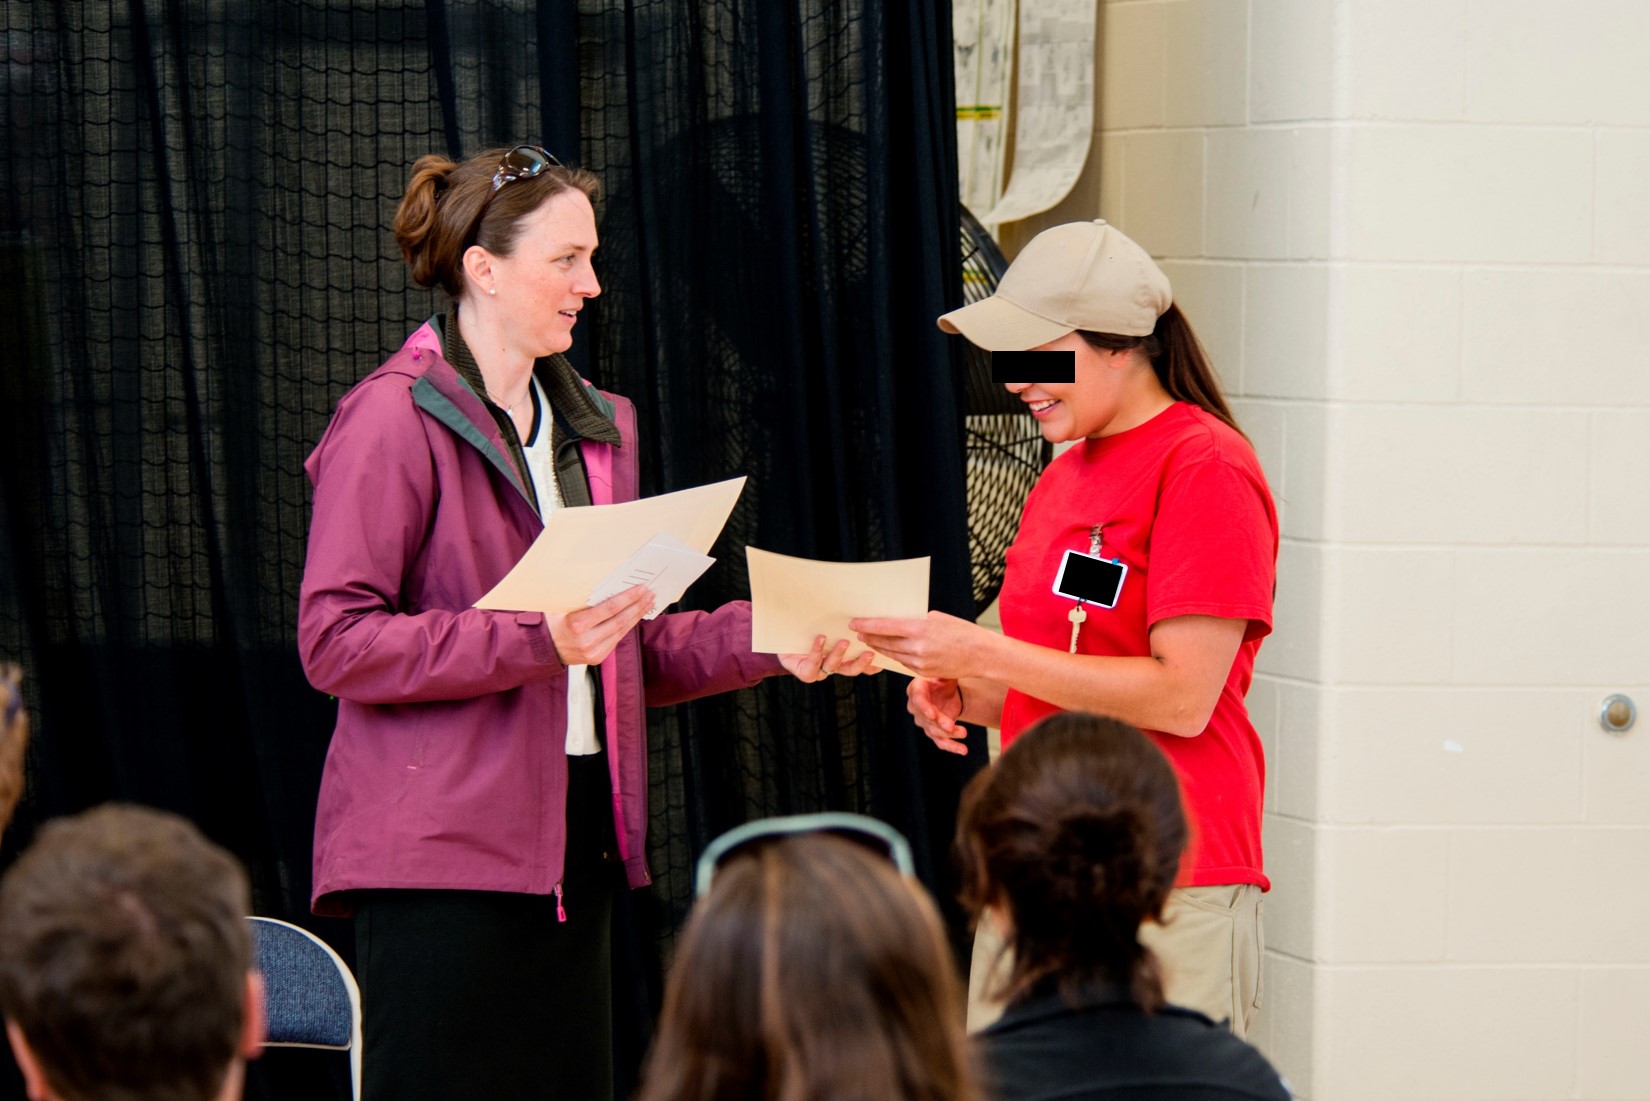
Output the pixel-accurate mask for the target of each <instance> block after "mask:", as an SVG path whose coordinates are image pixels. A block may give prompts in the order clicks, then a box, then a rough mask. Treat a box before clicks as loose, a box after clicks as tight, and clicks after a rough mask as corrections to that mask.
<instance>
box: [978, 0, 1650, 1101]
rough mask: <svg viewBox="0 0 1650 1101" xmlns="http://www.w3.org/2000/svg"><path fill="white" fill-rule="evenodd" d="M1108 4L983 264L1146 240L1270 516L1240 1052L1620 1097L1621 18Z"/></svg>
mask: <svg viewBox="0 0 1650 1101" xmlns="http://www.w3.org/2000/svg"><path fill="white" fill-rule="evenodd" d="M1103 9H1104V11H1103V21H1102V41H1101V44H1100V60H1101V65H1102V73H1101V76H1102V81H1101V89H1100V97H1101V103H1100V128H1101V130H1100V134H1099V142H1098V145H1097V163H1095V164H1091V171H1090V172H1089V173H1088V174H1087V176H1086V177H1085V182H1083V183H1081V184H1080V185H1079V187H1078V189H1077V190H1076V191H1075V192H1074V194H1073V196H1072V197H1071V198H1070V199H1068V200H1067V201H1066V202H1065V203H1064V204H1062V206H1061V207H1059V208H1058V209H1056V210H1055V211H1051V212H1050V213H1049V214H1047V215H1045V216H1043V217H1041V218H1039V219H1038V220H1037V221H1036V223H1035V224H1028V225H1023V226H1020V227H1015V232H1014V233H1012V234H1011V235H1009V239H1008V243H1009V244H1010V245H1011V246H1012V245H1014V244H1015V243H1017V242H1018V241H1020V240H1023V239H1024V238H1025V237H1027V236H1029V235H1030V233H1032V232H1034V231H1035V230H1036V229H1039V228H1041V227H1042V226H1043V225H1047V224H1053V223H1055V222H1060V221H1067V220H1071V219H1074V218H1088V217H1093V216H1094V214H1095V213H1096V210H1095V207H1096V205H1097V206H1098V213H1099V214H1100V215H1102V216H1104V217H1106V218H1108V219H1109V220H1112V221H1114V222H1116V223H1117V224H1118V225H1119V226H1121V227H1122V228H1123V229H1124V230H1125V231H1127V232H1128V233H1129V234H1130V235H1132V236H1133V237H1135V238H1136V239H1137V240H1138V241H1140V243H1141V244H1142V245H1144V246H1145V247H1146V248H1147V249H1149V250H1150V251H1152V252H1153V253H1154V254H1155V255H1157V256H1158V257H1159V259H1160V260H1161V261H1162V262H1163V266H1164V268H1165V270H1166V271H1167V272H1168V273H1169V276H1170V278H1171V279H1172V280H1173V281H1174V283H1175V288H1176V292H1177V297H1178V298H1179V300H1180V301H1181V303H1182V304H1183V305H1184V306H1185V308H1186V309H1187V312H1188V314H1189V316H1190V317H1191V319H1192V321H1193V323H1194V324H1195V325H1196V326H1197V328H1198V330H1199V332H1200V333H1201V335H1202V336H1203V338H1204V341H1205V343H1206V344H1207V345H1208V347H1209V350H1210V351H1211V353H1212V355H1213V357H1214V359H1215V361H1216V364H1217V366H1218V369H1219V370H1220V372H1221V375H1222V377H1223V379H1224V380H1225V383H1226V385H1227V386H1228V388H1229V389H1230V391H1231V392H1232V394H1233V395H1234V397H1235V398H1236V399H1237V400H1236V403H1235V404H1236V406H1237V412H1238V415H1239V417H1240V419H1241V420H1242V422H1243V424H1244V426H1245V428H1246V429H1247V430H1248V431H1249V432H1250V434H1251V435H1252V436H1253V437H1254V438H1255V441H1256V444H1257V446H1258V447H1259V450H1260V452H1261V457H1262V460H1263V462H1264V463H1265V465H1266V469H1267V472H1268V475H1269V477H1270V478H1271V479H1272V484H1273V489H1274V491H1275V492H1276V494H1277V496H1278V498H1279V503H1280V512H1281V515H1282V520H1283V531H1284V545H1283V549H1282V552H1281V559H1280V563H1279V592H1278V610H1277V631H1276V634H1275V635H1274V637H1273V638H1272V639H1270V640H1269V641H1268V642H1267V643H1266V645H1265V646H1264V647H1263V649H1262V652H1261V659H1260V676H1259V677H1258V678H1257V681H1256V684H1255V688H1254V690H1253V692H1252V694H1251V696H1250V706H1251V709H1252V711H1253V713H1254V715H1255V719H1256V723H1257V726H1259V727H1260V728H1261V731H1262V735H1263V737H1264V738H1265V740H1266V744H1267V750H1268V754H1269V760H1270V774H1269V784H1268V792H1267V846H1268V851H1267V858H1268V863H1269V866H1270V871H1271V873H1272V876H1273V879H1274V883H1275V889H1274V892H1273V894H1272V895H1271V896H1269V898H1268V901H1267V904H1266V923H1267V933H1268V939H1269V951H1268V958H1267V967H1266V977H1265V982H1266V987H1267V992H1266V1003H1267V1007H1266V1011H1265V1015H1264V1021H1263V1024H1262V1027H1261V1030H1260V1040H1261V1043H1262V1044H1263V1046H1264V1047H1265V1048H1266V1049H1267V1050H1268V1051H1269V1052H1270V1053H1271V1054H1272V1055H1273V1057H1274V1059H1275V1060H1276V1061H1277V1062H1278V1063H1279V1065H1280V1066H1281V1067H1282V1069H1283V1070H1284V1071H1285V1072H1286V1073H1287V1074H1288V1076H1289V1077H1290V1079H1291V1081H1292V1083H1293V1084H1294V1085H1295V1087H1296V1089H1297V1092H1298V1093H1299V1094H1301V1095H1302V1096H1304V1097H1307V1098H1311V1099H1313V1101H1393V1099H1403V1101H1424V1099H1429V1098H1432V1099H1439V1101H1469V1099H1484V1101H1547V1099H1554V1101H1556V1099H1560V1098H1563V1099H1573V1098H1580V1099H1586V1101H1607V1099H1628V1098H1635V1099H1643V1098H1650V1059H1647V1058H1645V1057H1644V1056H1643V1055H1642V1054H1641V1052H1642V1051H1643V1050H1644V1045H1645V1042H1646V1041H1645V1037H1646V1036H1650V874H1647V873H1650V718H1646V719H1643V720H1641V722H1640V724H1639V726H1638V728H1637V729H1635V730H1634V731H1633V732H1632V733H1630V734H1628V735H1627V736H1625V737H1615V736H1612V735H1608V734H1605V733H1604V732H1602V731H1601V730H1600V728H1599V727H1598V725H1597V723H1596V721H1595V719H1594V713H1595V711H1596V708H1597V705H1598V702H1599V700H1600V699H1601V698H1602V697H1603V696H1604V695H1606V694H1607V693H1609V692H1612V691H1623V692H1627V693H1628V694H1630V695H1633V696H1634V697H1636V698H1637V699H1638V701H1639V703H1640V705H1641V707H1644V708H1646V709H1647V710H1650V64H1647V63H1646V60H1645V59H1646V58H1650V3H1645V2H1644V0H1110V2H1106V3H1104V5H1103ZM1096 185H1097V187H1096ZM1096 190H1098V197H1097V198H1096V195H1095V192H1096Z"/></svg>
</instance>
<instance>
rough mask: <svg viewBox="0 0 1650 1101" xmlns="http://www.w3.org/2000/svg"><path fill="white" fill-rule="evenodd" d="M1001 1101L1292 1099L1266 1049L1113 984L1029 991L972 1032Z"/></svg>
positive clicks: (1189, 1012)
mask: <svg viewBox="0 0 1650 1101" xmlns="http://www.w3.org/2000/svg"><path fill="white" fill-rule="evenodd" d="M980 1041H981V1047H982V1050H983V1052H984V1057H985V1069H986V1072H987V1076H988V1079H989V1080H990V1083H991V1084H992V1085H993V1086H994V1087H995V1091H996V1093H995V1096H996V1097H997V1098H999V1101H1290V1099H1291V1096H1292V1095H1291V1094H1290V1092H1289V1087H1288V1086H1287V1085H1285V1083H1284V1082H1283V1080H1282V1079H1281V1078H1280V1077H1279V1076H1278V1072H1277V1071H1275V1070H1273V1069H1272V1066H1271V1064H1270V1063H1268V1062H1267V1061H1266V1058H1265V1056H1263V1055H1261V1053H1260V1052H1258V1051H1256V1050H1255V1049H1254V1048H1253V1047H1250V1046H1249V1045H1248V1044H1246V1043H1244V1042H1243V1041H1242V1040H1239V1039H1238V1038H1237V1037H1235V1036H1233V1035H1232V1034H1231V1032H1229V1031H1227V1029H1226V1028H1225V1027H1224V1026H1222V1025H1217V1024H1215V1023H1214V1022H1213V1021H1211V1020H1209V1018H1207V1017H1205V1016H1204V1015H1203V1014H1201V1013H1198V1012H1195V1011H1194V1010H1190V1009H1182V1008H1180V1007H1178V1006H1172V1005H1166V1006H1163V1007H1162V1008H1161V1009H1159V1010H1157V1011H1156V1012H1155V1013H1146V1012H1145V1011H1143V1010H1142V1009H1141V1008H1140V1007H1139V1006H1138V1005H1137V1004H1135V1002H1134V1001H1133V1000H1131V999H1130V998H1129V996H1128V995H1127V994H1126V993H1125V992H1124V991H1123V990H1122V989H1121V988H1119V987H1115V986H1113V987H1095V988H1093V989H1092V990H1091V991H1090V992H1089V993H1088V994H1087V995H1086V996H1084V997H1082V998H1080V999H1079V1001H1078V1004H1077V1005H1075V1006H1073V1005H1069V1004H1067V1003H1066V1002H1065V1001H1064V1000H1062V998H1061V997H1060V995H1059V994H1057V993H1053V992H1052V991H1048V992H1043V993H1037V994H1033V995H1032V996H1031V997H1029V998H1026V999H1023V1000H1021V1001H1019V1002H1016V1003H1015V1004H1013V1005H1011V1006H1009V1008H1008V1009H1007V1010H1006V1011H1005V1012H1004V1013H1003V1015H1002V1017H1001V1018H1000V1019H999V1020H998V1021H997V1023H996V1024H994V1025H992V1026H991V1027H990V1028H988V1029H986V1030H985V1031H984V1032H983V1033H981V1034H980Z"/></svg>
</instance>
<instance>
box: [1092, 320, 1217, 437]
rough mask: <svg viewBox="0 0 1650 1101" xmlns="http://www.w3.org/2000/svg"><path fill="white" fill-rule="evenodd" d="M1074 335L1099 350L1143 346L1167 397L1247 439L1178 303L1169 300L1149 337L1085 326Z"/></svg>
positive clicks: (1124, 349)
mask: <svg viewBox="0 0 1650 1101" xmlns="http://www.w3.org/2000/svg"><path fill="white" fill-rule="evenodd" d="M1077 335H1078V336H1080V337H1082V338H1083V339H1084V340H1085V341H1086V342H1087V343H1088V345H1089V347H1091V348H1098V349H1100V350H1101V351H1110V352H1120V351H1126V350H1128V349H1130V348H1140V349H1143V350H1144V351H1145V353H1146V358H1147V359H1149V360H1151V364H1152V370H1153V371H1154V372H1155V373H1156V374H1157V381H1158V382H1160V383H1162V384H1163V389H1165V390H1167V391H1168V392H1169V396H1170V397H1171V398H1174V399H1175V400H1176V401H1184V402H1188V403H1190V404H1192V405H1195V406H1197V407H1198V408H1200V409H1202V410H1203V411H1204V412H1206V413H1208V414H1210V415H1211V416H1215V417H1219V418H1220V419H1221V420H1223V421H1225V422H1226V423H1227V424H1228V425H1230V426H1231V427H1232V429H1233V430H1234V431H1235V432H1237V433H1238V434H1239V435H1240V436H1243V437H1244V439H1248V436H1247V435H1244V432H1243V429H1241V428H1239V427H1238V422H1237V418H1236V417H1234V416H1232V410H1231V408H1230V407H1228V406H1227V404H1226V397H1225V395H1224V394H1222V393H1221V390H1220V379H1218V378H1217V377H1216V376H1215V371H1214V368H1213V367H1211V366H1210V365H1209V355H1208V353H1207V352H1205V351H1204V350H1203V344H1202V342H1200V341H1199V340H1198V339H1197V334H1196V333H1195V332H1193V331H1192V323H1191V322H1190V321H1187V320H1186V315H1185V314H1183V313H1181V312H1180V307H1179V305H1177V304H1175V303H1173V302H1171V303H1169V308H1168V309H1167V310H1165V311H1163V313H1162V315H1161V316H1159V317H1158V319H1157V326H1156V327H1155V328H1154V329H1153V330H1152V332H1151V335H1150V336H1119V335H1117V334H1115V333H1091V332H1089V331H1088V330H1086V329H1078V330H1077Z"/></svg>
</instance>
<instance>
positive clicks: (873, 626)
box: [848, 612, 1000, 680]
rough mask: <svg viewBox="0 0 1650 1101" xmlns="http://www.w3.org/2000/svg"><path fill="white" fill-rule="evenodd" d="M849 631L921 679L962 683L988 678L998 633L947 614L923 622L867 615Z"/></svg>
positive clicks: (854, 621) (936, 614)
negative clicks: (989, 651)
mask: <svg viewBox="0 0 1650 1101" xmlns="http://www.w3.org/2000/svg"><path fill="white" fill-rule="evenodd" d="M848 629H849V630H850V631H857V632H858V633H859V640H860V641H861V642H863V643H864V644H865V645H867V646H869V647H871V649H873V650H875V651H876V652H877V653H879V654H883V655H886V656H887V657H891V658H893V659H894V660H895V661H897V662H899V663H900V664H902V665H904V666H905V667H906V668H907V669H909V670H911V671H912V672H913V673H915V674H917V675H918V676H920V677H927V678H929V679H930V680H961V679H963V678H964V677H979V676H989V675H990V674H989V672H988V671H987V670H986V669H985V668H984V667H983V666H984V664H985V660H984V659H985V654H986V651H987V648H988V647H989V646H990V645H991V643H992V642H993V640H995V639H997V638H999V637H1000V636H998V635H997V634H995V633H994V632H992V631H988V630H987V629H986V628H984V627H981V626H980V625H979V624H977V623H970V622H969V621H968V620H966V619H958V618H957V617H956V616H954V615H946V614H945V613H944V612H929V613H928V615H927V616H925V617H924V618H922V619H880V618H876V617H871V616H867V617H865V618H863V619H851V620H849V621H848Z"/></svg>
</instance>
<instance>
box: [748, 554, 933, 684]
mask: <svg viewBox="0 0 1650 1101" xmlns="http://www.w3.org/2000/svg"><path fill="white" fill-rule="evenodd" d="M745 563H746V565H747V566H748V567H749V568H750V581H751V649H752V650H753V651H755V652H756V653H758V654H805V653H807V652H808V651H809V650H810V649H812V648H813V644H814V639H815V638H817V637H818V636H819V635H824V636H825V637H826V639H828V640H830V641H832V642H834V641H836V640H838V639H844V638H845V639H847V640H848V641H849V646H848V653H847V657H848V658H849V659H852V658H855V657H858V656H859V655H860V654H862V653H864V652H865V647H864V646H862V645H860V643H859V640H858V639H857V638H855V637H854V633H853V632H852V631H850V630H848V621H849V620H850V619H854V618H856V617H858V616H891V617H895V618H900V619H921V618H922V617H923V616H925V615H927V614H928V564H929V560H928V559H927V558H904V559H900V560H898V561H894V562H820V561H817V560H815V559H812V558H792V557H791V556H790V555H788V554H775V553H773V552H772V551H765V550H757V549H756V548H755V547H746V548H745ZM874 660H875V663H876V664H877V665H879V666H881V667H882V668H884V669H892V670H893V671H894V672H896V673H904V674H905V675H906V676H908V677H909V676H915V674H914V673H912V672H911V671H910V670H909V669H907V668H906V667H905V666H903V665H901V664H900V663H899V662H897V661H895V660H894V659H893V658H885V657H883V656H882V655H881V654H878V655H877V656H876V658H875V659H874Z"/></svg>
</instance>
